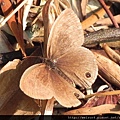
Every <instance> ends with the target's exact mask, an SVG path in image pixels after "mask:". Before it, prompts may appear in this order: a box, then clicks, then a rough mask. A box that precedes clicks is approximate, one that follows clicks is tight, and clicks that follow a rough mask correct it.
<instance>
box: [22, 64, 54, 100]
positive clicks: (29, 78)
mask: <svg viewBox="0 0 120 120" xmlns="http://www.w3.org/2000/svg"><path fill="white" fill-rule="evenodd" d="M51 86H52V82H51V79H50V73H49V69H48V68H47V66H46V65H45V64H42V63H41V64H35V65H32V66H31V67H29V68H28V69H27V70H26V71H25V72H24V73H23V75H22V77H21V80H20V89H21V90H22V91H23V92H24V93H25V94H26V95H28V96H30V97H32V98H35V99H50V98H52V97H53V90H52V87H51Z"/></svg>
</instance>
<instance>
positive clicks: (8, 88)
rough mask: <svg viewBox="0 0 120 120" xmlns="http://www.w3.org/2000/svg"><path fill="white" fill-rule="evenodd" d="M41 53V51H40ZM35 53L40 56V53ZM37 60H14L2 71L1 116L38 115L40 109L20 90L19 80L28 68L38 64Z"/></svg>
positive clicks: (0, 73) (0, 79) (0, 81)
mask: <svg viewBox="0 0 120 120" xmlns="http://www.w3.org/2000/svg"><path fill="white" fill-rule="evenodd" d="M38 51H40V49H39V50H38ZM38 51H36V53H35V52H34V55H38V54H39V53H40V52H38ZM36 60H37V59H36V58H32V57H29V58H26V59H25V60H23V61H20V60H14V61H12V62H9V63H8V64H6V66H4V67H3V69H2V70H1V71H0V88H1V90H0V114H1V115H2V114H4V115H11V114H12V115H13V114H21V115H23V114H27V115H28V114H37V112H38V111H39V107H37V105H36V103H35V102H34V101H33V100H32V99H31V98H29V97H27V96H26V95H24V94H23V93H22V92H21V91H20V89H19V80H20V78H21V76H22V74H23V72H24V71H25V69H27V68H28V67H30V66H31V65H33V64H35V63H36Z"/></svg>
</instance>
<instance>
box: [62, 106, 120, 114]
mask: <svg viewBox="0 0 120 120" xmlns="http://www.w3.org/2000/svg"><path fill="white" fill-rule="evenodd" d="M108 113H109V114H110V113H112V114H120V105H115V104H105V105H100V106H97V107H86V108H79V109H75V110H71V111H68V112H65V113H64V115H98V114H100V115H101V114H108Z"/></svg>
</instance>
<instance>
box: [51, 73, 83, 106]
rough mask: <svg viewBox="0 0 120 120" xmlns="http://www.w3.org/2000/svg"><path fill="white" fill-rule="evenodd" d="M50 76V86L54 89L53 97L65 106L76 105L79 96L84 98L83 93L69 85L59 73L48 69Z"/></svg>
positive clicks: (78, 103) (78, 101) (78, 102)
mask: <svg viewBox="0 0 120 120" xmlns="http://www.w3.org/2000/svg"><path fill="white" fill-rule="evenodd" d="M50 77H51V79H52V86H53V89H54V90H53V91H54V98H55V99H56V100H57V101H58V102H59V103H60V104H61V105H62V106H65V107H76V106H78V105H80V104H81V102H80V100H78V99H77V97H76V96H75V95H77V96H78V97H79V98H84V94H83V93H81V92H80V91H79V90H77V89H76V88H74V87H73V86H72V85H70V84H69V83H68V82H67V81H65V80H64V79H63V77H61V76H60V75H59V74H57V73H56V72H54V71H50Z"/></svg>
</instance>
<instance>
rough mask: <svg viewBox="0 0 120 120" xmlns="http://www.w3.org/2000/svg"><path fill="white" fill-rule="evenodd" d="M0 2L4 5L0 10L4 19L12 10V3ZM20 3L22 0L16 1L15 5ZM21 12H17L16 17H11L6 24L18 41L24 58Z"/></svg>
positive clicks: (2, 0)
mask: <svg viewBox="0 0 120 120" xmlns="http://www.w3.org/2000/svg"><path fill="white" fill-rule="evenodd" d="M1 2H2V3H4V4H3V5H1V9H2V11H3V13H4V17H7V16H8V15H9V14H10V13H11V12H12V11H13V10H14V9H13V6H12V3H11V2H10V1H5V0H1ZM21 2H22V0H18V3H17V5H18V4H20V3H21ZM22 10H23V8H21V9H20V10H19V11H18V14H17V16H16V14H15V15H13V16H12V17H11V18H10V19H9V20H8V22H7V23H8V25H9V27H10V29H11V30H12V32H13V34H14V36H15V38H16V40H17V41H18V43H19V45H20V48H21V51H22V53H23V55H24V56H26V54H25V49H24V40H23V26H22Z"/></svg>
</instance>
